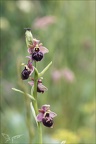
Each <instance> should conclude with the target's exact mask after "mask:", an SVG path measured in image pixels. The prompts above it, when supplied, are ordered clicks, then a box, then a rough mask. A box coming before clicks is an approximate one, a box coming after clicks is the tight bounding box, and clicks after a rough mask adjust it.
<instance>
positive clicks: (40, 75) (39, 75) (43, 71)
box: [38, 61, 52, 78]
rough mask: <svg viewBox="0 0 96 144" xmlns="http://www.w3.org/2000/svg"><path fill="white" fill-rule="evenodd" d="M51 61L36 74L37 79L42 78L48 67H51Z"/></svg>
mask: <svg viewBox="0 0 96 144" xmlns="http://www.w3.org/2000/svg"><path fill="white" fill-rule="evenodd" d="M51 64H52V61H51V62H50V63H49V64H48V65H47V66H46V67H45V68H44V69H43V70H42V72H41V73H39V74H38V77H39V78H40V77H42V76H43V75H44V73H45V72H46V71H47V70H48V69H49V67H50V66H51Z"/></svg>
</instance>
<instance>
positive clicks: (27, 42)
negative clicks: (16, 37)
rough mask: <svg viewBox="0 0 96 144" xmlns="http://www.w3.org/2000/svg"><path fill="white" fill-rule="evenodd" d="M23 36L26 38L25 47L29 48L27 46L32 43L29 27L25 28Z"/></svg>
mask: <svg viewBox="0 0 96 144" xmlns="http://www.w3.org/2000/svg"><path fill="white" fill-rule="evenodd" d="M25 38H26V44H27V47H28V48H29V46H30V45H32V43H33V36H32V33H31V31H30V30H29V29H27V30H26V32H25Z"/></svg>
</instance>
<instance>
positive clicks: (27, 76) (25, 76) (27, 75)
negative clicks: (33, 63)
mask: <svg viewBox="0 0 96 144" xmlns="http://www.w3.org/2000/svg"><path fill="white" fill-rule="evenodd" d="M29 74H30V71H28V69H26V67H25V69H24V70H23V71H22V73H21V78H22V80H26V79H28V78H29Z"/></svg>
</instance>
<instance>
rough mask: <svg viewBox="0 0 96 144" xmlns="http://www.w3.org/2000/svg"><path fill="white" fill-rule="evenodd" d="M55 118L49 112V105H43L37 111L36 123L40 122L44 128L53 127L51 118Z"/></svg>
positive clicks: (54, 114)
mask: <svg viewBox="0 0 96 144" xmlns="http://www.w3.org/2000/svg"><path fill="white" fill-rule="evenodd" d="M55 116H57V114H56V113H54V112H52V111H50V105H46V104H45V105H43V106H42V107H41V109H39V114H38V115H37V121H38V122H42V123H43V125H44V126H46V127H51V128H52V127H53V118H54V117H55Z"/></svg>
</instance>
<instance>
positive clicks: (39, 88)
mask: <svg viewBox="0 0 96 144" xmlns="http://www.w3.org/2000/svg"><path fill="white" fill-rule="evenodd" d="M28 83H29V84H30V85H31V86H34V79H31V81H29V82H28ZM47 90H48V89H47V87H45V86H44V85H43V84H42V81H41V80H40V79H39V80H38V84H37V92H39V93H44V92H45V91H47Z"/></svg>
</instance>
